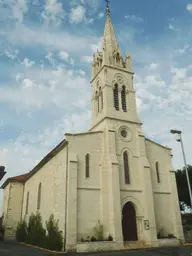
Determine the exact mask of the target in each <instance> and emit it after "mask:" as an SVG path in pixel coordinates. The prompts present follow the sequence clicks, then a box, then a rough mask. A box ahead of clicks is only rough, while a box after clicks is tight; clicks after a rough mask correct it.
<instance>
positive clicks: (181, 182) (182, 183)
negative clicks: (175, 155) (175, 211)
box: [176, 165, 192, 211]
mask: <svg viewBox="0 0 192 256" xmlns="http://www.w3.org/2000/svg"><path fill="white" fill-rule="evenodd" d="M187 170H188V173H189V180H190V184H192V166H191V165H188V166H187ZM176 181H177V190H178V195H179V203H180V208H181V210H183V211H184V209H185V208H186V206H187V207H189V208H191V203H190V197H189V190H188V185H187V177H186V172H185V168H184V167H183V168H182V169H181V170H177V171H176ZM191 210H192V209H191Z"/></svg>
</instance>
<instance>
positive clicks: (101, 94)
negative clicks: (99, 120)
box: [99, 87, 103, 110]
mask: <svg viewBox="0 0 192 256" xmlns="http://www.w3.org/2000/svg"><path fill="white" fill-rule="evenodd" d="M99 97H101V98H100V100H101V101H100V102H101V105H100V106H101V110H102V109H103V92H102V90H101V87H100V88H99Z"/></svg>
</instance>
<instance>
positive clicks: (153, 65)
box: [149, 62, 159, 70]
mask: <svg viewBox="0 0 192 256" xmlns="http://www.w3.org/2000/svg"><path fill="white" fill-rule="evenodd" d="M158 65H159V64H158V63H154V62H152V63H151V64H150V65H149V69H151V70H155V69H157V67H158Z"/></svg>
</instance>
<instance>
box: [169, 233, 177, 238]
mask: <svg viewBox="0 0 192 256" xmlns="http://www.w3.org/2000/svg"><path fill="white" fill-rule="evenodd" d="M168 238H176V237H175V236H174V235H173V234H168Z"/></svg>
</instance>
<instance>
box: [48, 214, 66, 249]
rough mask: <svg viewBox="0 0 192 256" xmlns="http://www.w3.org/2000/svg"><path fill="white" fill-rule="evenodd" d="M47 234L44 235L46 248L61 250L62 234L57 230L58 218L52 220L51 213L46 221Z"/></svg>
mask: <svg viewBox="0 0 192 256" xmlns="http://www.w3.org/2000/svg"><path fill="white" fill-rule="evenodd" d="M46 228H47V236H46V241H45V243H46V248H47V249H49V250H54V251H62V248H63V236H62V232H61V231H59V223H58V220H57V221H55V220H54V215H53V214H51V216H50V218H49V221H46Z"/></svg>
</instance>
